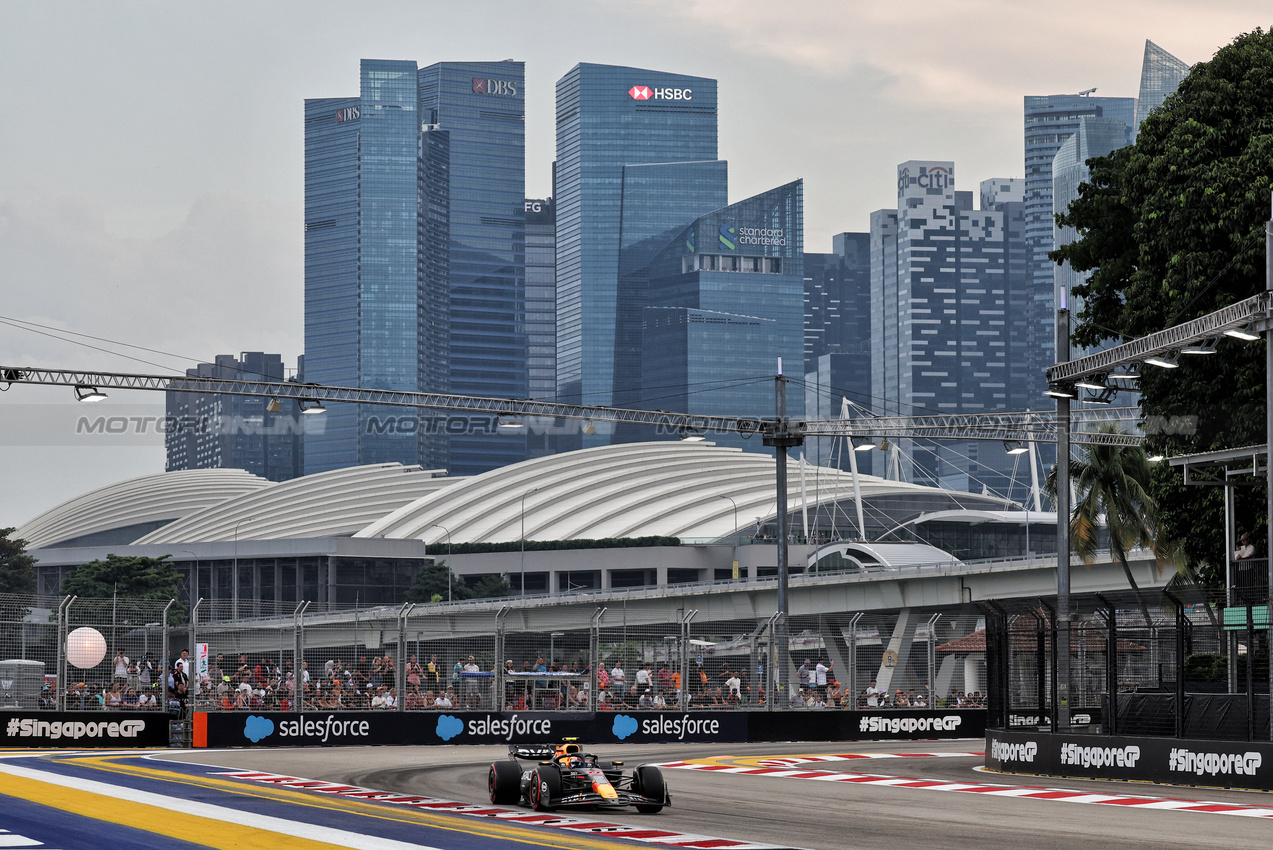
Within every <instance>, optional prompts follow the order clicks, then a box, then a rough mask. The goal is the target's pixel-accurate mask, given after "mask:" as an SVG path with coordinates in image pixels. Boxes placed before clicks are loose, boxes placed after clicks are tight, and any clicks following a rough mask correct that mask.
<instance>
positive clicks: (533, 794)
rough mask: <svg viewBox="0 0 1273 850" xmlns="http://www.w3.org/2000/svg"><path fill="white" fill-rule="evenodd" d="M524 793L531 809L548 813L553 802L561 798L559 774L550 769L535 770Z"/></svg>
mask: <svg viewBox="0 0 1273 850" xmlns="http://www.w3.org/2000/svg"><path fill="white" fill-rule="evenodd" d="M526 793H527V796H528V797H529V798H530V807H531V808H532V809H534V810H535V811H537V812H544V811H548V810H549V809H551V808H552V807H553V800H555V799H557V798H558V797H560V796H561V774H560V773H558V772H557V771H556V770H553V769H552V768H547V767H540V768H536V770H535V772H534V773H533V774H532V775H531V777H530V788H529V789H528V790H527V792H526Z"/></svg>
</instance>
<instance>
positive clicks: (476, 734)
mask: <svg viewBox="0 0 1273 850" xmlns="http://www.w3.org/2000/svg"><path fill="white" fill-rule="evenodd" d="M567 737H572V738H579V739H580V740H583V741H587V742H588V743H590V744H607V743H646V744H648V743H672V742H676V741H694V742H700V743H703V742H714V743H740V742H743V741H746V740H747V716H746V715H745V714H742V713H731V712H693V713H673V712H631V713H625V712H602V713H597V714H588V713H585V712H580V713H578V714H573V713H571V714H562V713H557V712H502V713H501V712H473V711H456V712H427V713H425V712H396V711H389V712H385V711H361V712H315V711H306V712H301V713H295V712H266V713H261V714H243V713H238V712H235V713H231V712H216V713H207V714H205V713H199V714H196V715H195V731H194V744H195V746H200V747H340V746H375V745H415V746H419V745H427V744H542V743H549V742H554V741H560V740H561V739H562V738H567Z"/></svg>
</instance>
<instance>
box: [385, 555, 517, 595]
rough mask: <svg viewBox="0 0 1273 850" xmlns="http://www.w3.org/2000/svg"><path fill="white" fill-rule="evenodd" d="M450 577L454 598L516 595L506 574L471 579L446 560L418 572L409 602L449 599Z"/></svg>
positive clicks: (422, 568) (408, 592)
mask: <svg viewBox="0 0 1273 850" xmlns="http://www.w3.org/2000/svg"><path fill="white" fill-rule="evenodd" d="M448 577H449V578H450V582H451V584H450V587H451V599H452V600H453V601H456V602H458V601H460V600H461V599H495V598H498V597H502V596H512V595H513V588H512V585H510V584H509V583H508V579H507V578H505V577H504V576H483V577H482V578H480V579H477V580H476V581H473V582H472V583H470V582H469V581H468V580H466V579H464V578H462V577H461V576H458V575H456V574H455V573H454V572H452V570H451V568H450V567H448V566H447V565H446V561H439V562H438V563H436V564H431V565H427V566H423V567H421V568H420V569H419V571H418V572H416V574H415V580H414V581H412V583H411V587H410V588H408V589H407V601H408V602H416V603H420V602H445V601H446V600H447V579H448Z"/></svg>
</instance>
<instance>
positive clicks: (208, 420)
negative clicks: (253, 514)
mask: <svg viewBox="0 0 1273 850" xmlns="http://www.w3.org/2000/svg"><path fill="white" fill-rule="evenodd" d="M286 372H287V369H286V367H284V365H283V359H282V358H281V357H280V356H279V355H277V354H265V353H263V352H260V351H247V352H244V353H242V354H240V355H239V356H238V357H235V356H234V355H232V354H221V355H218V356H217V357H215V358H214V359H213V362H211V363H200V364H199V365H198V366H195V367H194V368H192V369H187V370H186V375H187V376H188V377H191V378H216V379H219V380H228V381H270V382H279V381H285V380H287V379H288V376H287V374H286ZM165 414H166V416H167V421H168V424H169V427H168V430H167V431H166V432H165V434H164V448H165V449H166V451H167V455H168V458H167V462H166V464H165V466H164V469H165V470H166V471H168V472H175V471H177V470H180V469H246V470H247V471H248V472H251V473H252V474H254V475H259V476H261V477H262V478H266V479H268V480H270V481H289V480H291V479H293V478H297V477H299V476H300V475H301V474H302V468H301V467H302V457H303V454H304V440H303V436H304V432H305V426H306V425H307V424H311V423H312V424H313V425H314V426H315V427H316V428H321V427H322V426H323V424H325V423H323V422H321V421H319V420H318V419H317V418H316V417H309V416H303V415H302V414H301V412H300V409H299V407H298V406H297V404H296V402H295V401H294V400H291V399H283V400H277V401H275V400H271V399H267V398H263V397H261V396H236V395H221V394H218V393H182V392H169V393H165Z"/></svg>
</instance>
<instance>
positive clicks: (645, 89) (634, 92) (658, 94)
mask: <svg viewBox="0 0 1273 850" xmlns="http://www.w3.org/2000/svg"><path fill="white" fill-rule="evenodd" d="M628 97H630V98H632V99H633V100H692V99H693V97H694V90H693V89H669V88H654V89H652V88H650V87H649V86H633V87H632V88H630V89H628Z"/></svg>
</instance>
